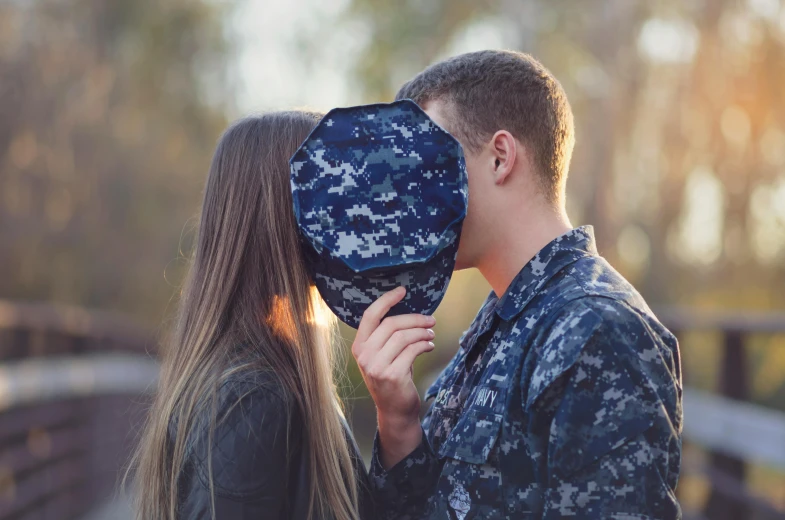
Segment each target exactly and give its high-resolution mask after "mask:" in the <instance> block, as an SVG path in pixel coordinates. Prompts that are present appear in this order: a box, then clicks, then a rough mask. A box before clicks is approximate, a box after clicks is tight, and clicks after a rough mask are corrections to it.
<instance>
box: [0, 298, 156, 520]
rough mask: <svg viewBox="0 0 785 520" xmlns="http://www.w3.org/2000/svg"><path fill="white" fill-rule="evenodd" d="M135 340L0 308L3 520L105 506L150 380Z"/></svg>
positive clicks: (78, 313) (104, 326) (115, 329)
mask: <svg viewBox="0 0 785 520" xmlns="http://www.w3.org/2000/svg"><path fill="white" fill-rule="evenodd" d="M142 330H143V329H142V328H141V327H139V326H137V325H136V324H134V323H132V322H130V321H128V320H126V319H124V318H121V317H118V316H115V315H112V314H108V313H102V312H87V311H84V310H81V309H73V308H63V307H57V306H50V305H40V304H12V303H8V302H0V519H3V520H23V519H24V520H33V519H58V520H59V519H71V518H79V517H81V516H82V515H83V514H84V513H86V512H87V511H88V510H90V509H91V508H92V507H93V506H95V505H96V504H97V503H99V502H101V501H103V500H106V499H108V498H110V497H111V496H112V494H113V493H114V492H115V490H116V489H117V483H118V481H119V479H120V477H121V472H122V468H123V465H124V464H125V463H126V462H127V458H128V455H129V450H130V447H131V445H132V443H133V442H134V439H135V435H136V432H137V431H138V429H139V426H140V424H141V420H142V418H143V414H144V411H145V408H146V406H147V402H148V401H149V397H148V396H149V395H150V394H149V391H150V390H152V389H153V387H154V384H155V381H156V378H157V364H156V362H155V361H154V360H153V359H152V357H151V356H150V355H149V354H148V353H147V352H148V349H151V347H152V345H153V343H152V341H151V339H150V337H149V336H147V335H145V334H144V333H143V332H141V331H142Z"/></svg>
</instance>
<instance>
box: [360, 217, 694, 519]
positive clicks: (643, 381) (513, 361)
mask: <svg viewBox="0 0 785 520" xmlns="http://www.w3.org/2000/svg"><path fill="white" fill-rule="evenodd" d="M681 396H682V389H681V368H680V361H679V350H678V344H677V341H676V339H675V338H674V336H673V335H672V334H671V333H670V332H668V330H666V329H665V328H664V327H663V326H662V325H661V324H660V323H659V322H658V321H657V319H656V318H655V317H654V315H653V314H652V312H651V310H650V309H649V308H648V307H647V305H646V303H645V302H644V301H643V299H642V298H641V296H640V295H639V294H638V293H637V292H636V291H635V289H634V288H633V287H632V286H631V285H630V284H629V283H628V282H627V281H626V280H624V278H622V277H621V275H619V274H618V273H617V272H616V271H615V270H614V269H613V268H612V267H611V266H610V265H609V264H608V263H607V262H606V261H605V260H604V259H603V258H602V257H600V256H598V255H597V251H596V248H595V245H594V237H593V233H592V229H591V228H590V227H583V228H578V229H575V230H572V231H570V232H569V233H567V234H565V235H563V236H561V237H559V238H557V239H556V240H554V241H553V242H551V243H550V244H549V245H548V246H546V247H545V248H544V249H543V250H542V251H540V253H539V254H538V255H537V256H536V257H535V258H534V259H533V260H532V261H531V262H529V263H528V264H527V265H526V266H525V267H524V269H523V270H522V271H521V272H520V273H519V274H518V276H517V277H516V278H515V280H514V281H513V282H512V284H511V285H510V287H509V289H508V290H507V292H506V293H505V294H504V296H503V297H502V298H501V299H499V298H497V297H496V296H495V295H494V294H493V293H491V295H490V296H489V297H488V299H487V301H486V303H485V304H484V305H483V307H482V309H481V310H480V312H479V314H478V315H477V318H476V319H475V320H474V322H473V323H472V325H471V327H470V328H469V330H468V331H467V332H466V334H464V336H463V338H462V339H461V343H460V349H459V351H458V353H457V354H456V356H455V357H454V358H453V359H452V361H451V362H450V364H449V365H448V366H447V368H446V369H445V370H444V371H443V372H442V373H441V375H440V376H439V377H438V379H437V380H436V382H435V383H434V384H433V385H432V386H431V388H430V389H429V390H428V391H427V393H426V400H429V399H433V403H432V404H431V407H430V409H429V411H428V413H427V414H426V416H425V419H424V421H423V430H424V441H423V443H422V444H421V445H420V446H419V447H418V448H417V449H416V450H415V451H414V452H413V453H412V454H411V455H409V456H408V457H407V458H406V459H404V460H403V461H401V462H400V463H399V464H397V465H396V466H395V467H393V468H391V469H390V470H389V471H385V470H384V469H383V468H382V466H381V465H380V463H379V457H378V438H377V444H376V445H375V446H374V456H373V460H372V463H371V477H372V482H373V487H374V492H375V495H376V500H377V507H378V508H380V509H381V514H380V518H384V519H403V520H405V519H423V518H425V519H436V518H439V519H446V518H453V519H460V520H470V519H501V518H533V519H534V518H536V519H549V520H550V519H556V518H565V517H566V518H570V517H572V518H580V519H618V520H621V519H625V520H630V519H639V520H643V519H658V520H660V519H668V520H670V519H674V518H680V517H681V512H680V508H679V505H678V503H677V501H676V498H675V496H674V489H675V488H676V483H677V481H678V476H679V467H680V460H681V428H682V408H681Z"/></svg>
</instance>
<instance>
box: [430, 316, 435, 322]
mask: <svg viewBox="0 0 785 520" xmlns="http://www.w3.org/2000/svg"><path fill="white" fill-rule="evenodd" d="M428 322H430V323H436V318H434V317H433V316H428Z"/></svg>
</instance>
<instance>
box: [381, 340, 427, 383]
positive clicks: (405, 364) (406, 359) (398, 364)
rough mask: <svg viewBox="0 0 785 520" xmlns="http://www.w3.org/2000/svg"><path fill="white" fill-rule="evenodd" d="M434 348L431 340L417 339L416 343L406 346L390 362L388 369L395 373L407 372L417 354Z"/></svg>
mask: <svg viewBox="0 0 785 520" xmlns="http://www.w3.org/2000/svg"><path fill="white" fill-rule="evenodd" d="M434 348H435V346H434V344H433V342H432V341H418V342H417V343H413V344H411V345H409V346H407V347H406V348H405V349H403V351H402V352H401V353H400V354H398V357H397V358H395V360H394V361H393V362H392V363H391V364H390V371H392V372H393V373H396V374H403V375H405V374H409V373H410V371H411V369H412V366H413V365H414V360H415V359H417V356H419V355H420V354H424V353H426V352H430V351H432V350H433V349H434Z"/></svg>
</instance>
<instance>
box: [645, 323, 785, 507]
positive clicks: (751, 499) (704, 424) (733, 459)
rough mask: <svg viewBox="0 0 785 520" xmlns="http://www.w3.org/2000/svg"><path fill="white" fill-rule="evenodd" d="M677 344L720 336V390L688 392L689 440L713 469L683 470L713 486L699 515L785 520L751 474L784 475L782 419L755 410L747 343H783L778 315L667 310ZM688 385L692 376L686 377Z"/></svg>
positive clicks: (784, 415)
mask: <svg viewBox="0 0 785 520" xmlns="http://www.w3.org/2000/svg"><path fill="white" fill-rule="evenodd" d="M658 316H659V317H660V319H661V320H662V321H663V323H665V324H666V325H667V326H668V327H669V328H670V329H671V330H672V331H673V332H674V333H675V334H676V336H682V335H683V334H684V333H686V332H690V331H713V332H719V333H721V334H722V357H721V359H719V360H718V361H719V363H720V368H719V373H718V378H717V380H718V388H716V389H715V391H714V392H713V393H706V392H701V391H697V390H695V389H691V388H689V386H688V387H687V388H685V391H684V438H685V440H686V441H687V442H693V443H695V444H697V445H699V446H701V447H703V448H706V449H708V450H709V451H710V457H709V462H708V464H705V465H702V466H701V467H690V466H685V467H684V469H683V471H682V474H683V475H684V474H685V473H688V472H698V473H701V474H702V475H703V476H705V478H706V479H707V480H708V482H709V483H710V485H711V492H710V495H709V498H708V500H707V502H706V505H705V507H704V510H703V511H702V514H701V515H699V516H696V517H695V518H700V519H707V520H773V519H780V520H781V519H785V511H783V510H782V509H779V508H777V507H775V506H774V505H773V504H771V503H769V502H768V501H767V500H765V499H764V498H762V497H760V496H757V495H756V494H755V493H753V492H751V491H750V490H749V489H748V487H747V485H746V477H747V466H748V463H750V462H757V463H761V464H764V465H766V466H769V467H773V468H776V469H778V470H780V471H782V472H783V474H785V413H783V412H782V411H778V410H772V409H768V408H764V407H761V406H756V405H754V404H750V403H749V401H750V370H749V352H748V348H747V344H746V343H747V340H748V338H749V337H750V336H751V335H752V334H770V335H779V334H783V335H785V315H783V314H778V313H748V312H712V313H707V312H699V311H695V310H691V309H677V308H670V309H666V310H663V311H661V312H659V313H658ZM685 379H686V381H687V384H689V374H685Z"/></svg>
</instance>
